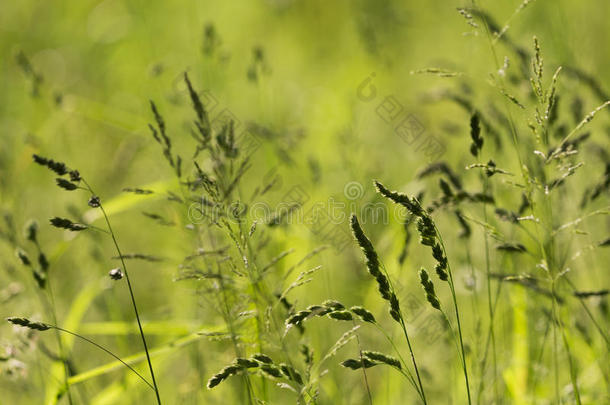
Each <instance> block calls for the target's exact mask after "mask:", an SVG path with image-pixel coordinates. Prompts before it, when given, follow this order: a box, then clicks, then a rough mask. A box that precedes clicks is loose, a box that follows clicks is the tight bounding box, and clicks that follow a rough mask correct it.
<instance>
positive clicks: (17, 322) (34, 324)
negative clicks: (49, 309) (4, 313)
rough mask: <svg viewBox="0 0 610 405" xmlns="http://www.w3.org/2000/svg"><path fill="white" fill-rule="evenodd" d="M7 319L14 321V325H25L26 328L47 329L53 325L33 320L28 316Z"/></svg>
mask: <svg viewBox="0 0 610 405" xmlns="http://www.w3.org/2000/svg"><path fill="white" fill-rule="evenodd" d="M6 320H7V321H9V322H10V323H12V324H13V325H18V326H23V327H24V328H28V329H34V330H39V331H45V330H48V329H51V327H50V326H49V325H47V324H45V323H42V322H33V321H30V320H29V319H27V318H13V317H11V318H6Z"/></svg>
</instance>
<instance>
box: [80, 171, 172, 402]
mask: <svg viewBox="0 0 610 405" xmlns="http://www.w3.org/2000/svg"><path fill="white" fill-rule="evenodd" d="M82 182H83V184H85V186H86V187H87V190H88V191H89V192H90V193H91V196H92V197H94V196H96V195H97V194H95V192H94V191H93V189H92V188H91V186H90V185H89V183H87V182H86V181H85V179H84V178H83V179H82ZM99 208H100V210H101V211H102V214H103V215H104V220H105V222H106V226H107V227H108V232H109V233H110V236H111V237H112V242H113V243H114V247H115V249H116V251H117V255H118V256H119V258H120V260H121V265H122V266H123V272H124V273H125V280H127V288H128V289H129V296H130V297H131V304H132V306H133V312H134V314H135V316H136V321H137V323H138V330H139V331H140V338H141V339H142V344H143V346H144V351H145V353H146V361H147V362H148V369H149V370H150V376H151V378H152V383H153V387H154V390H155V396H156V399H157V404H158V405H161V396H160V394H159V387H158V386H157V381H156V379H155V372H154V370H153V366H152V362H151V360H150V353H149V351H148V344H147V343H146V336H145V335H144V329H143V328H142V322H141V321H140V313H139V312H138V306H137V304H136V298H135V296H134V293H133V288H132V286H131V281H130V279H129V272H128V271H127V266H126V265H125V260H124V259H123V254H122V253H121V248H120V247H119V243H118V242H117V238H116V235H115V233H114V231H113V230H112V225H110V220H109V219H108V215H107V214H106V210H104V205H103V203H102V202H101V201H100V202H99Z"/></svg>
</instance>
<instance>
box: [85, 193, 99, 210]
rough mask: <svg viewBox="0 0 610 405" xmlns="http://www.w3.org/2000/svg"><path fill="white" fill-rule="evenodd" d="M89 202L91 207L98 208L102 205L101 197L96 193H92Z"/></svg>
mask: <svg viewBox="0 0 610 405" xmlns="http://www.w3.org/2000/svg"><path fill="white" fill-rule="evenodd" d="M87 204H89V206H90V207H93V208H98V207H99V206H100V198H99V197H98V196H96V195H92V196H91V198H89V202H87Z"/></svg>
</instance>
